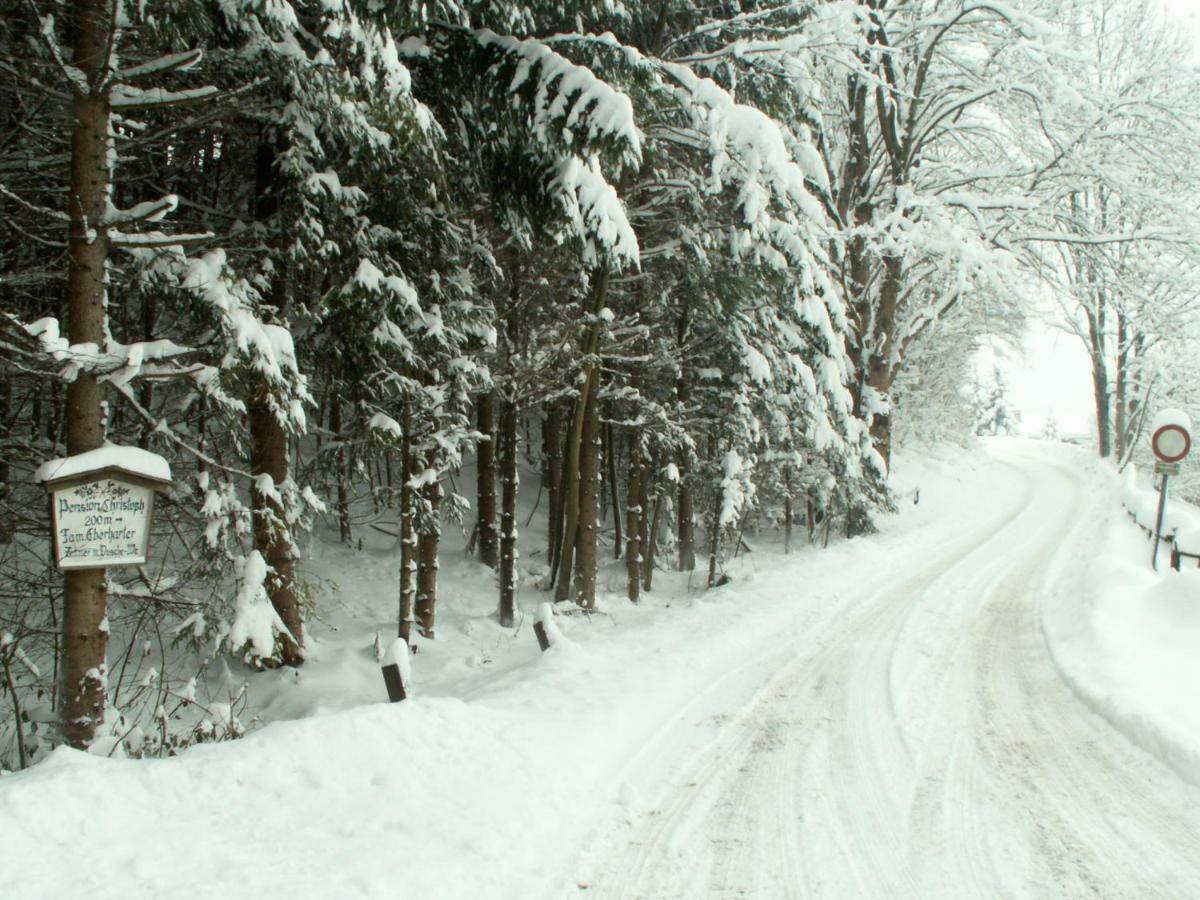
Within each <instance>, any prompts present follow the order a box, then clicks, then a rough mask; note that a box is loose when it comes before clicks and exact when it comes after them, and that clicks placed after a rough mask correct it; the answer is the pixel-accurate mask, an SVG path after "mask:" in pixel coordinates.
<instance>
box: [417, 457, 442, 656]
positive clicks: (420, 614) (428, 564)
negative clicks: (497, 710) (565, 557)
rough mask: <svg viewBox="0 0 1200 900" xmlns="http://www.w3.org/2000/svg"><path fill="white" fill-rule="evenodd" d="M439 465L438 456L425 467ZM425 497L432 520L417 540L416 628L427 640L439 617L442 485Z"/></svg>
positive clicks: (430, 489) (437, 484)
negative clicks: (439, 548) (439, 518)
mask: <svg viewBox="0 0 1200 900" xmlns="http://www.w3.org/2000/svg"><path fill="white" fill-rule="evenodd" d="M436 465H437V460H436V457H434V456H432V454H431V457H430V459H429V460H427V462H426V468H433V467H435V466H436ZM421 494H422V497H423V498H424V500H425V504H426V507H427V509H428V514H429V521H427V522H426V523H425V527H424V528H423V529H422V530H421V534H420V537H419V538H418V539H417V596H416V614H417V627H418V628H419V629H420V631H421V634H422V635H424V636H425V637H427V638H432V637H433V636H434V626H435V624H436V616H437V587H438V584H437V582H438V543H439V541H440V540H441V536H442V526H441V522H440V521H439V520H438V515H439V512H440V510H441V505H442V483H441V481H440V480H438V481H433V482H431V483H430V484H427V485H425V486H424V487H423V488H422V489H421Z"/></svg>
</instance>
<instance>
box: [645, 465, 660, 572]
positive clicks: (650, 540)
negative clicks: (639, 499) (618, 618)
mask: <svg viewBox="0 0 1200 900" xmlns="http://www.w3.org/2000/svg"><path fill="white" fill-rule="evenodd" d="M642 479H643V481H644V479H646V473H642ZM643 497H644V494H643ZM661 524H662V494H661V493H660V492H658V491H655V493H654V517H653V518H652V520H650V530H649V532H648V533H647V535H646V540H644V541H643V544H642V546H644V547H646V552H644V553H642V590H649V589H650V588H652V587H653V586H654V557H655V556H656V554H658V550H659V528H660V527H661Z"/></svg>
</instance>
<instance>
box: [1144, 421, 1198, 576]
mask: <svg viewBox="0 0 1200 900" xmlns="http://www.w3.org/2000/svg"><path fill="white" fill-rule="evenodd" d="M1150 449H1152V450H1153V451H1154V456H1155V458H1156V460H1157V462H1155V464H1154V474H1156V475H1161V476H1162V481H1161V482H1160V483H1159V488H1158V516H1157V518H1156V519H1155V522H1154V558H1153V560H1152V565H1153V566H1154V569H1155V570H1156V571H1157V570H1158V542H1159V541H1160V540H1161V538H1162V526H1163V516H1164V515H1165V514H1166V510H1167V479H1168V478H1169V477H1170V476H1172V475H1178V474H1179V464H1180V463H1181V462H1182V461H1183V459H1184V457H1186V456H1187V455H1188V453H1189V452H1191V449H1192V420H1191V419H1190V418H1188V414H1187V413H1185V412H1183V411H1182V410H1178V409H1164V410H1163V411H1162V412H1160V413H1159V414H1158V415H1157V416H1155V417H1154V421H1153V422H1152V423H1151V424H1150Z"/></svg>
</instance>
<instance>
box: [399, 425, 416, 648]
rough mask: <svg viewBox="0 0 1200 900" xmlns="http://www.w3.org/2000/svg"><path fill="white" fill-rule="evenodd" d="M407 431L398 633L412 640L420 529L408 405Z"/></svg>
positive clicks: (402, 481) (402, 477)
mask: <svg viewBox="0 0 1200 900" xmlns="http://www.w3.org/2000/svg"><path fill="white" fill-rule="evenodd" d="M403 427H404V435H403V437H402V438H401V442H400V619H399V628H398V629H397V635H398V636H399V637H401V638H403V639H404V641H405V643H407V644H409V645H411V644H412V626H413V618H414V614H415V608H416V595H417V533H416V529H415V528H414V527H413V505H414V501H415V499H416V498H415V497H414V496H413V494H414V491H413V488H412V484H411V481H412V470H413V462H412V437H411V435H412V414H411V413H410V412H409V410H408V405H407V404H405V408H404V426H403Z"/></svg>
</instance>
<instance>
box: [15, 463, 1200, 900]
mask: <svg viewBox="0 0 1200 900" xmlns="http://www.w3.org/2000/svg"><path fill="white" fill-rule="evenodd" d="M908 465H909V468H908V470H907V472H906V471H905V470H904V469H903V468H901V469H899V470H898V473H899V475H898V477H899V478H900V483H899V485H898V488H899V489H900V490H901V491H902V493H901V498H902V501H903V502H904V509H903V510H902V512H901V514H900V515H899V516H896V517H892V518H888V519H886V520H885V521H884V522H883V523H882V524H883V532H882V533H881V534H878V535H875V536H872V537H870V538H861V539H856V540H852V541H839V542H835V543H834V544H833V545H832V546H830V547H829V549H827V550H823V551H808V552H798V553H796V554H793V555H791V556H784V555H783V554H782V553H779V552H778V551H777V549H772V547H771V539H770V538H769V536H767V535H763V536H762V537H761V538H759V539H757V540H753V539H752V542H753V543H754V544H755V546H756V547H757V549H756V551H755V552H754V553H751V554H748V555H745V556H743V557H741V558H739V559H738V560H737V561H736V563H735V564H733V566H732V568H731V575H732V576H733V578H732V581H731V582H730V584H729V585H726V586H725V587H722V588H721V589H719V590H714V591H709V592H704V591H699V590H695V589H689V588H688V587H687V585H686V576H684V575H681V574H678V573H676V574H674V575H672V573H667V572H662V573H660V577H658V578H656V585H655V591H654V592H653V594H650V595H647V597H646V600H645V602H644V603H643V604H641V605H640V606H638V607H636V608H633V607H630V606H629V605H628V604H627V603H626V602H625V601H624V600H623V599H622V598H621V597H620V595H619V591H620V587H621V579H622V578H623V574H622V571H621V569H620V564H617V563H614V564H613V569H612V570H611V571H610V572H608V573H607V574H608V577H609V581H608V583H607V587H608V590H609V593H608V594H607V595H606V606H607V614H606V615H603V616H597V617H594V618H592V619H590V620H585V619H581V618H579V617H577V616H571V617H561V618H560V620H559V621H560V625H561V628H562V629H563V631H564V632H565V634H566V639H565V640H564V641H563V642H562V643H560V644H559V645H558V646H556V647H554V648H553V649H552V650H551V652H549V653H545V654H542V653H539V651H538V650H537V647H536V644H535V642H534V641H533V639H532V637H531V635H530V633H529V628H528V621H527V620H526V622H525V624H524V626H523V627H522V628H518V629H516V630H515V631H512V630H507V629H500V628H499V626H498V625H497V624H496V622H495V619H494V617H492V616H491V612H492V610H493V608H494V602H495V601H494V597H495V594H494V588H493V585H492V584H491V583H490V580H489V577H490V576H489V575H488V574H486V573H483V572H482V571H481V570H480V568H479V567H478V566H477V565H475V564H474V563H467V562H463V563H460V564H459V567H458V568H457V569H455V570H454V571H453V573H452V577H449V578H448V579H447V583H448V585H450V587H449V588H448V589H447V592H446V594H447V599H446V601H445V602H446V606H447V615H446V617H445V621H446V622H447V625H446V627H445V628H444V629H443V630H442V631H441V637H440V638H439V640H438V641H437V642H433V643H426V644H425V646H424V649H423V650H422V653H421V654H420V655H419V656H418V657H417V659H416V660H415V676H416V682H415V691H414V699H412V700H411V701H409V702H405V703H402V704H397V705H394V706H393V705H389V704H386V703H383V702H382V698H381V695H382V685H381V683H380V678H379V672H378V668H377V665H376V663H375V660H374V655H373V653H372V651H371V646H372V642H373V635H374V629H376V628H380V627H387V625H388V619H389V617H390V615H391V614H392V593H391V591H392V590H393V586H394V579H395V560H394V558H393V556H392V555H390V554H389V553H380V554H370V553H352V552H351V551H348V550H339V551H338V553H340V554H348V556H347V558H346V559H342V558H341V557H336V558H335V561H340V562H339V567H338V571H344V572H346V573H347V578H349V577H350V576H353V577H355V578H357V579H358V580H357V581H354V582H352V587H348V588H347V589H346V593H347V594H348V595H352V596H355V597H360V598H361V597H368V598H369V597H371V596H378V598H379V604H380V609H379V611H378V612H377V613H376V612H375V611H374V610H373V609H372V608H371V607H370V606H369V605H363V604H361V603H360V605H358V606H355V607H354V608H353V609H352V610H350V612H352V613H353V614H352V615H349V616H348V617H347V618H346V619H345V620H344V621H343V622H342V624H341V627H340V628H339V630H338V631H337V632H331V634H330V635H329V636H328V637H327V638H326V639H325V641H324V643H323V644H322V645H321V647H320V653H319V654H317V655H315V657H314V659H313V660H312V661H310V663H309V664H307V665H306V666H305V667H304V669H303V670H301V671H300V672H299V673H296V672H279V673H274V674H267V675H262V676H256V679H257V681H256V687H255V689H256V690H258V691H260V692H262V693H264V694H267V695H268V696H271V690H274V692H275V693H274V697H275V701H274V703H275V708H279V706H280V704H283V703H284V701H286V702H287V704H289V705H290V707H291V708H294V709H296V710H307V711H306V712H302V713H297V718H295V719H294V720H292V721H275V722H273V723H272V724H270V725H268V726H267V727H265V728H261V729H259V730H257V731H255V732H254V733H253V734H251V735H250V736H249V737H247V738H245V739H244V740H240V741H236V742H233V743H228V744H214V745H207V746H201V747H195V748H193V749H191V750H189V751H188V752H186V753H184V754H182V755H181V756H180V757H178V758H174V759H166V760H153V761H132V760H118V759H100V758H96V757H94V756H88V755H85V754H81V753H76V752H73V751H69V750H58V751H56V752H55V753H54V754H53V755H52V757H51V758H50V759H49V760H47V761H45V762H44V763H41V764H39V765H37V766H35V767H34V768H33V769H31V770H29V771H26V772H21V773H16V774H13V775H9V776H5V777H3V778H0V885H3V886H4V887H3V888H0V894H2V895H3V896H5V897H9V896H11V897H14V898H21V900H25V898H43V897H44V898H59V897H68V896H84V895H86V896H89V897H93V898H109V897H111V898H123V897H129V896H155V897H160V898H188V900H194V898H197V897H213V898H217V897H220V898H226V897H249V896H271V895H273V894H274V893H278V892H279V891H284V892H286V893H287V894H288V896H290V897H294V898H322V900H325V898H331V897H339V898H340V897H365V898H376V897H379V898H384V897H420V898H424V897H436V898H439V900H443V898H444V900H458V898H463V900H478V898H488V900H491V898H513V900H529V898H562V897H579V896H588V897H601V898H647V900H656V898H672V897H676V898H697V900H703V898H733V897H754V898H781V897H789V896H798V897H799V896H804V897H809V896H811V897H830V898H838V900H841V898H850V897H865V898H889V900H890V898H921V900H925V898H954V900H961V898H974V897H1020V898H1025V897H1029V898H1043V897H1055V898H1057V897H1069V898H1075V897H1103V898H1138V900H1142V898H1151V897H1162V898H1171V900H1176V898H1185V897H1200V787H1197V786H1196V781H1197V779H1196V778H1191V779H1190V780H1189V777H1188V773H1189V772H1192V771H1193V770H1191V769H1188V768H1187V766H1184V765H1177V766H1176V768H1174V769H1172V768H1169V767H1168V766H1167V765H1165V764H1163V763H1161V762H1159V761H1158V759H1157V758H1156V757H1154V756H1152V755H1151V754H1149V753H1147V752H1145V751H1143V750H1142V749H1140V748H1139V747H1138V746H1137V745H1135V744H1134V743H1133V742H1131V741H1130V740H1129V738H1128V737H1127V736H1126V735H1127V734H1135V735H1138V736H1145V735H1158V736H1163V735H1165V734H1166V732H1164V731H1163V730H1162V729H1161V728H1160V727H1159V725H1161V722H1160V721H1159V720H1160V719H1161V715H1157V716H1149V715H1143V712H1142V711H1143V710H1144V707H1143V706H1141V705H1139V703H1138V702H1136V698H1138V697H1143V696H1146V695H1145V693H1144V692H1143V693H1140V694H1139V693H1138V692H1136V691H1135V692H1128V691H1127V692H1126V693H1125V694H1123V695H1122V698H1121V700H1120V702H1119V703H1107V702H1106V695H1105V693H1104V692H1105V690H1108V689H1107V688H1105V687H1104V685H1105V684H1108V683H1111V682H1105V681H1104V680H1103V679H1096V678H1091V676H1092V675H1094V674H1095V672H1092V671H1091V669H1089V668H1088V666H1092V667H1093V668H1095V666H1093V664H1094V663H1097V659H1096V657H1097V655H1098V654H1097V650H1096V648H1101V647H1104V646H1106V645H1105V644H1104V643H1102V642H1101V643H1097V642H1096V641H1094V640H1092V638H1091V637H1089V634H1090V629H1091V628H1092V622H1091V619H1090V612H1088V611H1089V610H1090V609H1091V606H1090V605H1089V604H1088V603H1087V602H1085V601H1086V599H1087V598H1088V596H1089V594H1088V592H1089V590H1090V588H1089V585H1092V584H1094V576H1091V575H1089V571H1090V570H1092V571H1094V570H1095V565H1094V563H1095V560H1096V555H1097V553H1098V552H1099V551H1098V548H1101V547H1117V548H1118V550H1117V553H1118V555H1119V556H1122V557H1124V556H1126V555H1128V556H1129V557H1130V558H1133V557H1134V556H1135V555H1136V557H1137V558H1138V559H1139V560H1141V559H1142V558H1144V557H1145V556H1146V555H1147V554H1146V553H1144V552H1143V551H1144V550H1145V547H1144V545H1142V544H1141V543H1139V538H1138V537H1137V536H1136V534H1135V535H1133V538H1132V540H1133V541H1134V544H1133V545H1132V546H1129V547H1125V545H1124V544H1123V543H1122V542H1120V541H1117V542H1116V543H1115V544H1114V543H1111V542H1109V543H1105V541H1104V540H1103V539H1104V538H1105V536H1110V537H1111V535H1112V534H1114V533H1115V532H1114V528H1116V529H1118V530H1119V529H1122V528H1123V529H1126V530H1128V527H1127V526H1126V525H1125V524H1124V522H1123V521H1122V519H1121V513H1120V512H1119V509H1118V508H1117V500H1116V493H1115V489H1111V488H1112V485H1111V484H1109V485H1108V486H1107V487H1106V486H1105V479H1106V478H1107V479H1108V480H1109V482H1111V481H1112V479H1111V476H1108V475H1106V474H1105V473H1104V472H1102V471H1101V470H1100V469H1099V468H1098V467H1094V466H1089V464H1088V463H1087V457H1086V456H1085V455H1084V454H1083V453H1081V452H1079V451H1077V450H1075V449H1074V448H1067V447H1047V446H1045V445H1037V444H1033V443H1027V444H1022V443H1001V444H996V445H992V446H991V447H990V448H989V450H988V451H987V453H979V452H976V453H975V454H974V455H972V456H966V455H964V454H959V455H957V456H955V455H953V454H952V455H951V458H950V459H949V460H946V459H942V460H940V461H930V460H928V459H924V458H920V459H912V460H909V462H908ZM918 483H919V486H920V495H921V503H920V505H919V506H914V505H912V504H911V503H910V502H909V501H911V493H906V492H907V491H911V489H912V488H913V487H915V486H916V485H917V484H918ZM1134 565H1137V564H1134ZM1139 571H1140V570H1139ZM1176 578H1178V579H1181V580H1179V581H1178V582H1177V586H1181V587H1182V588H1184V589H1186V588H1187V586H1188V584H1191V583H1192V582H1189V581H1188V579H1187V577H1186V576H1176ZM1089 579H1091V580H1090V581H1089ZM1173 590H1174V588H1173ZM471 592H474V593H471ZM1185 592H1186V591H1185ZM543 597H544V595H542V594H541V593H540V592H537V591H534V590H530V591H528V592H527V596H524V597H523V598H522V605H523V609H524V610H525V612H526V613H528V612H530V611H531V610H532V608H533V606H534V605H535V604H536V603H538V602H540V601H541V600H542V599H543ZM1073 610H1081V611H1082V612H1081V613H1080V614H1079V616H1078V618H1079V619H1080V627H1079V628H1078V629H1076V631H1077V632H1078V633H1075V632H1069V633H1067V632H1063V633H1066V634H1067V638H1066V641H1067V642H1066V643H1064V642H1063V641H1061V640H1060V641H1058V642H1057V643H1052V644H1050V645H1048V644H1047V641H1046V639H1045V638H1044V636H1043V628H1042V623H1043V613H1053V616H1050V618H1053V619H1055V621H1056V622H1058V625H1057V626H1056V627H1057V628H1058V629H1059V630H1060V631H1061V629H1062V622H1061V620H1062V619H1063V618H1064V617H1065V618H1067V619H1068V620H1069V619H1070V616H1071V615H1072V611H1073ZM1164 621H1166V620H1164ZM1172 621H1179V622H1181V623H1183V624H1184V625H1186V622H1187V621H1188V620H1184V619H1179V618H1178V617H1177V618H1176V619H1175V620H1172ZM1110 630H1111V629H1110ZM1056 633H1059V632H1056ZM1106 634H1107V632H1106ZM1153 640H1154V641H1156V642H1150V641H1151V639H1146V640H1143V642H1142V644H1141V645H1137V644H1136V643H1135V646H1134V649H1135V650H1140V648H1143V647H1145V648H1149V652H1153V651H1154V649H1155V648H1156V647H1157V646H1159V643H1161V639H1153ZM1176 649H1178V648H1176ZM1052 650H1053V651H1054V652H1060V653H1061V652H1065V651H1066V650H1069V654H1070V655H1071V659H1072V661H1073V662H1072V665H1073V666H1074V667H1075V668H1078V669H1079V671H1081V672H1084V673H1085V674H1087V675H1088V677H1089V678H1091V680H1090V681H1087V679H1084V680H1085V681H1087V684H1088V691H1087V697H1088V700H1087V702H1085V701H1084V700H1083V699H1080V697H1078V696H1077V695H1076V694H1075V693H1074V692H1073V690H1072V688H1071V687H1070V686H1069V685H1068V682H1067V681H1065V680H1064V678H1063V675H1062V673H1060V671H1059V670H1058V668H1057V667H1056V665H1055V661H1054V659H1053V658H1052V656H1051V651H1052ZM1141 652H1145V651H1144V650H1141ZM1137 658H1138V657H1137V654H1136V653H1134V654H1133V655H1129V654H1128V653H1127V654H1126V657H1125V659H1124V666H1125V667H1124V668H1120V667H1118V668H1114V669H1112V672H1111V673H1109V674H1110V675H1111V674H1112V673H1126V677H1124V678H1123V679H1121V680H1120V681H1119V682H1118V683H1119V684H1127V683H1129V682H1131V681H1132V679H1130V678H1129V677H1127V675H1128V673H1129V672H1130V671H1131V669H1130V668H1129V666H1131V665H1133V666H1136V660H1137ZM1081 666H1082V668H1080V667H1081ZM1096 671H1099V669H1098V668H1097V669H1096ZM1170 671H1174V669H1171V670H1170ZM1180 671H1183V670H1182V669H1181V670H1180ZM1188 671H1194V670H1188ZM1147 683H1149V684H1155V683H1156V682H1147ZM273 684H274V688H273V689H272V687H271V685H273ZM1196 687H1198V688H1200V685H1197V686H1196ZM1159 693H1162V691H1159ZM1150 696H1151V697H1153V696H1154V695H1153V694H1151V695H1150ZM1179 702H1180V703H1183V704H1184V705H1185V706H1186V700H1180V701H1179ZM1093 707H1094V708H1096V709H1101V710H1104V711H1105V713H1106V714H1109V715H1111V714H1113V710H1117V711H1118V712H1119V715H1115V716H1114V719H1115V720H1117V721H1118V724H1119V725H1120V730H1118V728H1117V727H1114V726H1113V725H1111V724H1110V723H1109V721H1108V720H1106V719H1103V718H1101V717H1100V716H1098V715H1096V714H1095V713H1094V712H1092V711H1091V710H1092V708H1093ZM1170 708H1178V707H1172V706H1171V705H1169V704H1168V705H1162V706H1160V708H1159V709H1160V711H1161V709H1170ZM276 718H277V717H276ZM1135 720H1136V721H1135ZM1140 721H1145V722H1146V723H1147V727H1146V728H1136V727H1133V726H1132V725H1131V724H1130V723H1131V722H1132V723H1134V724H1137V722H1140ZM1151 726H1152V727H1151ZM1185 731H1186V730H1185ZM1186 733H1187V734H1190V732H1186ZM1156 741H1157V738H1156V739H1155V740H1150V741H1148V742H1147V743H1148V744H1149V745H1150V746H1156V747H1157V746H1159V745H1160V744H1162V742H1161V741H1158V742H1157V743H1156ZM1163 746H1165V745H1163ZM1189 752H1190V751H1189ZM1168 755H1169V754H1168ZM1165 756H1166V755H1165ZM1180 759H1182V760H1184V761H1186V759H1190V756H1187V755H1186V754H1185V755H1184V756H1181V757H1180ZM1180 772H1182V773H1183V775H1181V774H1180ZM81 853H82V854H83V855H82V856H81V855H80V854H81ZM72 860H80V862H79V863H78V864H71V862H70V861H72Z"/></svg>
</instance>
